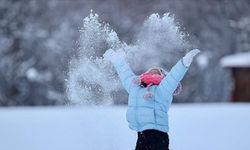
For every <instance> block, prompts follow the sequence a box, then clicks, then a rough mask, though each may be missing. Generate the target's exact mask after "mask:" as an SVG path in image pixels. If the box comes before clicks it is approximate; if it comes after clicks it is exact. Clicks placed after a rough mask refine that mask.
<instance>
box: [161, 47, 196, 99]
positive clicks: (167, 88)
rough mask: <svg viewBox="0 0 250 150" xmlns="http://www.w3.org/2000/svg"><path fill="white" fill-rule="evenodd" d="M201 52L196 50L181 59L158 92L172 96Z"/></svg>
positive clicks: (163, 81) (165, 78)
mask: <svg viewBox="0 0 250 150" xmlns="http://www.w3.org/2000/svg"><path fill="white" fill-rule="evenodd" d="M199 52H200V50H198V49H194V50H191V51H190V52H188V53H187V54H186V55H185V56H184V57H183V58H181V59H180V60H179V61H178V62H177V63H176V64H175V65H174V66H173V67H172V69H171V70H170V72H168V73H167V75H166V76H165V77H164V79H163V80H162V81H161V83H160V84H159V86H158V87H157V91H158V92H160V93H161V94H166V92H167V93H169V94H171V95H172V94H173V93H174V91H175V89H176V88H177V86H178V84H179V83H180V81H181V80H182V78H183V77H184V75H185V73H186V72H187V70H188V68H189V66H190V64H191V63H192V61H193V58H194V56H196V55H197V54H198V53H199Z"/></svg>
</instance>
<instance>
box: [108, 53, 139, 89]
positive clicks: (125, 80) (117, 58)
mask: <svg viewBox="0 0 250 150" xmlns="http://www.w3.org/2000/svg"><path fill="white" fill-rule="evenodd" d="M103 57H104V59H105V60H108V61H110V62H111V63H112V64H113V65H114V67H115V69H116V71H117V73H118V75H119V78H120V80H121V82H122V85H123V86H124V88H125V89H126V91H127V92H128V93H129V90H130V87H131V85H132V80H133V79H134V77H135V74H134V73H133V71H132V70H131V68H130V67H129V65H128V63H127V62H126V60H125V58H124V57H125V53H124V52H123V51H122V50H121V49H120V50H117V51H114V50H112V49H109V50H107V51H106V52H105V53H104V55H103Z"/></svg>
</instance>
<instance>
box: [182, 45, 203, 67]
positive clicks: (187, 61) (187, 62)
mask: <svg viewBox="0 0 250 150" xmlns="http://www.w3.org/2000/svg"><path fill="white" fill-rule="evenodd" d="M198 53H200V50H198V49H193V50H191V51H190V52H188V53H187V54H186V55H185V56H184V57H183V58H182V62H183V65H184V66H186V67H189V66H190V64H191V63H192V61H193V58H194V56H196V55H197V54H198Z"/></svg>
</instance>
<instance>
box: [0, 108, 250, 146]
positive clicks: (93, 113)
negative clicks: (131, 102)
mask: <svg viewBox="0 0 250 150" xmlns="http://www.w3.org/2000/svg"><path fill="white" fill-rule="evenodd" d="M125 114H126V107H125V106H124V107H117V106H113V107H72V108H70V107H46V108H45V107H33V108H26V107H24V108H0V150H45V149H46V150H69V149H72V150H132V149H134V146H135V142H136V133H135V132H133V131H131V130H129V129H128V127H127V122H126V120H125ZM169 116H170V133H169V134H170V143H171V145H170V148H171V149H173V150H211V149H213V150H235V149H238V150H249V149H250V144H249V139H250V105H249V104H195V105H194V104H190V105H173V106H172V107H171V109H170V112H169Z"/></svg>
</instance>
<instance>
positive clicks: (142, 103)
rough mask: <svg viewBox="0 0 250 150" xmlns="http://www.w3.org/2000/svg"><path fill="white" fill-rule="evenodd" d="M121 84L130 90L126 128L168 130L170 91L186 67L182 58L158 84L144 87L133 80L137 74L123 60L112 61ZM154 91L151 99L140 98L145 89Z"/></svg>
mask: <svg viewBox="0 0 250 150" xmlns="http://www.w3.org/2000/svg"><path fill="white" fill-rule="evenodd" d="M113 65H114V67H115V69H116V71H117V73H118V75H119V78H120V80H121V82H122V85H123V86H124V88H125V89H126V91H127V92H128V93H129V98H128V110H127V114H126V116H127V121H128V123H129V127H130V128H131V129H132V130H135V131H143V130H146V129H156V130H160V131H162V132H168V130H169V125H168V110H169V107H170V105H171V103H172V100H173V93H174V91H175V89H176V88H177V86H178V84H179V82H180V81H181V80H182V78H183V76H184V75H185V73H186V72H187V70H188V68H187V67H185V66H184V65H183V63H182V59H181V60H179V61H178V62H177V64H176V65H175V66H174V67H173V68H172V69H171V70H170V72H168V73H167V75H166V76H165V77H164V79H163V80H162V81H161V83H160V84H159V85H158V86H156V85H153V86H150V87H149V89H146V88H143V87H141V86H140V85H138V84H134V83H133V79H135V78H136V77H137V76H136V75H135V74H134V73H133V72H132V70H131V69H130V67H129V65H128V64H127V62H126V61H125V59H119V60H117V61H116V62H113ZM148 90H149V91H150V92H153V93H154V96H153V97H152V98H151V99H150V100H145V99H144V98H143V96H144V94H145V92H147V91H148Z"/></svg>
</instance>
